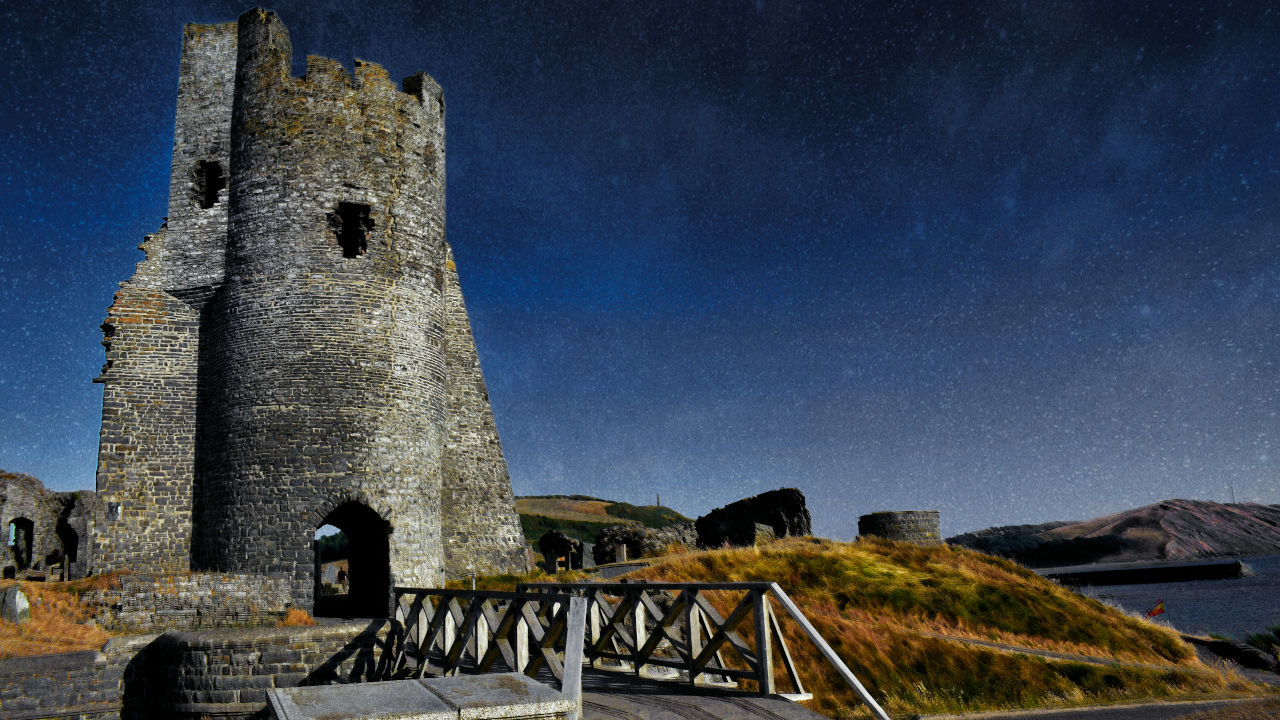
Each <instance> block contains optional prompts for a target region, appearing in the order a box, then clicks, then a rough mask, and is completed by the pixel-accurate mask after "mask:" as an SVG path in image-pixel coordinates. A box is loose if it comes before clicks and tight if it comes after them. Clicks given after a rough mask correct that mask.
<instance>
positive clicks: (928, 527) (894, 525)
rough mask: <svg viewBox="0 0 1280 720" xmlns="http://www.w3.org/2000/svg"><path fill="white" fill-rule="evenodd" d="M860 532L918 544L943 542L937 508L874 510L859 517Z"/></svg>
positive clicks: (860, 533)
mask: <svg viewBox="0 0 1280 720" xmlns="http://www.w3.org/2000/svg"><path fill="white" fill-rule="evenodd" d="M858 534H859V535H870V536H874V537H880V538H885V539H886V540H899V541H902V542H912V543H916V544H918V545H941V544H942V531H941V530H940V529H939V526H938V511H937V510H904V511H902V512H874V513H871V514H870V515H863V516H862V517H860V518H858Z"/></svg>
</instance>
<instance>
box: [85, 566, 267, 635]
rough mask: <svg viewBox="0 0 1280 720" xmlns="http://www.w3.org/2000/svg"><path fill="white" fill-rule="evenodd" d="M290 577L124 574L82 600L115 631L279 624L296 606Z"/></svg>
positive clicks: (102, 624)
mask: <svg viewBox="0 0 1280 720" xmlns="http://www.w3.org/2000/svg"><path fill="white" fill-rule="evenodd" d="M290 580H291V578H289V577H275V578H273V577H269V576H266V575H233V574H229V573H183V574H178V575H145V574H143V575H132V574H125V575H120V576H117V577H115V578H113V579H112V582H111V585H110V586H109V587H106V588H100V589H94V590H91V591H90V592H89V593H87V594H86V595H85V596H84V598H83V599H82V604H83V605H84V606H85V608H86V609H87V610H88V611H89V613H90V614H91V615H92V617H93V621H94V622H95V623H97V624H98V625H99V626H100V627H102V628H103V629H104V630H107V631H109V632H112V633H122V632H128V633H138V632H151V631H160V630H166V629H169V630H174V629H178V630H199V629H208V628H225V627H249V626H253V625H273V624H275V623H277V622H278V621H280V620H281V619H283V618H284V617H285V614H286V613H287V612H288V611H289V609H290V608H291V607H292V597H291V590H292V583H291V582H290Z"/></svg>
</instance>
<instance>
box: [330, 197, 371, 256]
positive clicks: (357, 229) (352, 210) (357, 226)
mask: <svg viewBox="0 0 1280 720" xmlns="http://www.w3.org/2000/svg"><path fill="white" fill-rule="evenodd" d="M329 227H330V228H331V229H332V230H333V234H334V235H336V236H337V238H338V245H339V246H341V247H342V257H346V258H355V257H360V256H361V255H363V254H364V253H365V250H367V249H368V247H369V241H368V238H367V234H368V232H369V231H370V230H372V229H373V218H371V217H369V206H368V205H364V204H362V203H349V202H340V203H338V209H337V210H336V211H334V212H331V213H329Z"/></svg>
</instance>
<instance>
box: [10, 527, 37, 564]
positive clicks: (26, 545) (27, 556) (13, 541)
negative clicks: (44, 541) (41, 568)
mask: <svg viewBox="0 0 1280 720" xmlns="http://www.w3.org/2000/svg"><path fill="white" fill-rule="evenodd" d="M35 528H36V524H35V523H33V522H31V521H30V520H28V519H27V518H24V517H20V518H14V519H12V520H10V521H9V550H10V551H11V552H12V554H13V566H14V567H15V568H17V570H18V572H22V571H23V570H26V569H27V568H29V567H31V544H32V543H31V536H32V534H33V533H34V532H35Z"/></svg>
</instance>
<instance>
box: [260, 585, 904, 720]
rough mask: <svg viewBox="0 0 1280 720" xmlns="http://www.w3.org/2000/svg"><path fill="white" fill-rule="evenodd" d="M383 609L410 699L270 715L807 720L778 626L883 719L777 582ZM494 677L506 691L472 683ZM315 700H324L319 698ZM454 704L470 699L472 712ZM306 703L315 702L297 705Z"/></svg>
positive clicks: (527, 589) (563, 591)
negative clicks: (813, 651)
mask: <svg viewBox="0 0 1280 720" xmlns="http://www.w3.org/2000/svg"><path fill="white" fill-rule="evenodd" d="M774 603H776V604H777V606H778V610H780V611H781V615H780V614H779V612H778V610H775V609H774ZM394 607H395V609H394V616H393V618H392V620H393V622H392V635H391V638H390V639H389V641H388V645H387V647H386V648H385V652H384V658H383V662H382V663H381V664H382V667H383V668H384V677H385V679H386V680H393V681H394V680H399V681H405V682H408V683H410V684H412V685H413V688H412V692H411V693H410V692H409V690H407V689H406V686H405V685H404V683H395V682H385V683H371V684H368V685H365V686H362V687H361V688H360V691H359V692H357V693H355V694H352V689H353V688H352V686H346V687H347V688H348V690H347V691H346V693H345V694H343V695H338V694H334V692H333V691H324V690H323V689H321V688H297V689H294V690H288V691H285V690H277V691H272V692H273V693H275V695H273V696H272V698H271V702H272V707H273V709H275V713H276V716H277V717H278V718H281V719H282V720H284V718H290V719H291V720H292V719H293V718H308V717H319V716H320V715H321V714H323V715H324V716H325V717H379V715H378V714H377V713H376V709H377V707H379V704H380V703H387V702H392V701H394V702H399V703H403V702H410V703H411V704H412V702H413V701H411V700H405V699H404V698H405V697H407V695H406V693H409V694H412V695H413V697H415V698H416V697H418V695H421V696H422V697H423V698H427V699H430V700H431V702H439V701H441V700H442V701H443V703H444V704H443V705H441V706H440V707H441V708H445V709H444V710H440V711H439V712H440V713H443V714H437V715H431V714H430V713H428V712H426V711H425V710H424V711H423V712H421V713H419V714H416V715H414V714H409V715H405V714H403V713H402V712H401V711H400V710H397V711H396V712H397V713H398V714H395V715H394V717H397V718H402V717H422V718H426V717H428V716H430V717H432V718H437V717H438V718H440V719H441V720H443V718H445V717H457V718H460V720H468V718H481V717H503V718H516V717H540V718H548V717H563V718H566V720H641V719H643V720H668V719H670V720H715V719H716V718H730V719H733V720H739V719H741V720H747V719H760V720H818V719H819V718H820V717H821V716H819V715H817V714H816V713H813V712H812V711H810V710H808V709H806V708H805V707H804V706H802V705H800V704H798V703H797V702H796V701H797V700H805V699H809V698H811V697H812V695H810V694H809V693H807V692H806V691H805V689H804V684H803V679H802V678H801V677H800V674H799V672H798V671H797V668H796V666H795V663H794V661H793V659H792V656H791V652H790V648H789V647H788V646H787V642H786V638H785V636H784V635H783V633H782V627H781V623H780V617H781V619H784V620H785V619H789V620H790V621H793V622H795V623H796V624H797V625H798V626H799V628H800V630H801V631H802V634H803V635H804V637H805V639H807V640H808V641H809V642H812V643H813V645H814V646H815V647H816V648H817V649H818V651H819V652H820V653H821V654H822V656H823V657H824V658H825V659H826V660H827V662H828V663H829V665H830V667H829V672H832V673H834V674H836V675H838V676H839V677H840V678H841V679H843V680H844V682H845V683H846V684H848V686H849V687H850V688H851V689H852V690H853V691H854V692H855V693H856V694H857V696H858V697H859V698H860V699H861V700H862V702H863V703H864V704H866V706H867V707H868V708H869V709H870V710H871V712H872V713H873V714H874V715H875V717H877V718H880V720H888V716H887V715H886V714H885V712H884V710H883V709H881V708H880V706H879V705H878V704H877V703H876V701H875V700H874V699H873V698H872V697H871V695H870V694H869V693H868V692H867V690H866V688H865V687H863V685H862V683H860V682H859V681H858V679H857V678H856V677H854V675H853V673H852V672H851V671H850V670H849V668H848V667H847V666H846V665H845V664H844V663H843V662H842V661H841V660H840V658H839V657H838V656H836V654H835V652H834V651H833V650H832V649H831V647H830V646H829V645H828V644H827V642H826V641H825V640H824V639H823V638H822V635H821V634H820V633H819V632H818V631H817V629H815V628H814V627H813V625H812V624H811V623H810V622H809V620H808V619H807V618H806V617H805V616H804V614H803V613H801V612H800V610H799V608H797V607H796V605H795V603H793V602H792V601H791V598H789V597H787V594H786V593H785V592H783V591H782V589H781V588H779V587H778V585H777V584H776V583H698V584H692V583H613V584H604V583H575V584H526V585H520V586H518V587H517V589H516V592H491V591H476V590H444V589H421V588H396V590H395V606H394ZM494 674H502V675H505V676H507V677H508V679H509V680H510V682H507V683H505V684H503V683H498V682H496V681H495V680H488V681H482V680H480V678H483V677H492V676H493V675H494ZM467 678H471V680H467ZM531 679H533V680H539V681H541V682H540V683H532V684H530V680H531ZM517 681H518V682H517ZM468 682H470V683H471V684H470V685H467V683H468ZM459 683H461V684H459ZM396 688H399V689H396ZM553 688H554V689H553ZM326 692H327V693H329V695H328V696H325V697H329V696H331V698H330V699H328V700H324V699H323V698H321V696H322V695H324V694H325V693H326ZM366 696H367V697H366ZM393 696H394V699H393ZM308 697H310V698H311V700H309V699H308ZM459 697H461V698H463V701H465V702H468V703H471V705H470V706H467V707H470V708H471V710H470V714H468V712H469V711H468V710H467V709H466V708H464V707H463V706H462V705H459V702H462V701H460V700H458V698H459ZM316 698H321V699H316ZM361 698H363V699H361ZM379 698H381V699H379ZM322 700H323V701H322ZM566 701H567V703H566ZM307 702H314V703H318V704H315V705H314V710H311V711H303V710H299V709H298V708H300V707H303V706H305V705H306V703H307ZM424 702H425V700H424ZM335 703H336V704H335ZM352 703H354V704H356V705H363V706H364V707H362V708H357V707H354V706H352ZM485 703H488V705H485ZM521 703H523V705H521ZM557 703H559V704H557ZM338 706H344V707H338ZM480 706H484V707H486V708H488V714H485V712H482V711H480V710H478V708H479V707H480ZM517 706H518V707H517ZM397 707H399V706H397ZM415 707H416V706H415ZM431 707H433V708H434V707H435V705H432V706H431ZM449 707H452V708H453V709H452V710H449V709H448V708H449ZM289 708H293V709H292V710H290V709H289ZM344 708H345V710H349V711H350V712H349V713H346V712H343V710H344ZM433 712H434V711H433ZM477 712H479V714H476V713H477ZM387 717H391V715H387Z"/></svg>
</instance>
